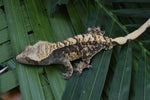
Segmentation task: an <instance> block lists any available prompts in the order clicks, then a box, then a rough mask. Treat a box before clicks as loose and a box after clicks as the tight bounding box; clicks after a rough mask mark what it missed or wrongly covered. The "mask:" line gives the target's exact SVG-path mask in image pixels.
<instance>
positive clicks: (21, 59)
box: [16, 54, 29, 64]
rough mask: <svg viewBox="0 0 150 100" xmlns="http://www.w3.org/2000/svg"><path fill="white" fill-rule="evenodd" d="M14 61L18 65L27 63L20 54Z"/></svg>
mask: <svg viewBox="0 0 150 100" xmlns="http://www.w3.org/2000/svg"><path fill="white" fill-rule="evenodd" d="M16 60H17V61H18V62H19V63H23V64H28V63H29V62H28V61H27V60H26V58H25V57H24V56H23V55H22V54H19V55H18V56H17V57H16Z"/></svg>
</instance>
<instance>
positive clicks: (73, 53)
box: [67, 52, 82, 61]
mask: <svg viewBox="0 0 150 100" xmlns="http://www.w3.org/2000/svg"><path fill="white" fill-rule="evenodd" d="M81 57H82V54H81V53H80V54H79V55H78V54H77V53H76V52H71V53H70V55H67V58H68V59H69V60H70V61H73V60H76V59H79V58H81Z"/></svg>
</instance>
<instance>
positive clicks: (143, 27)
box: [112, 18, 150, 45]
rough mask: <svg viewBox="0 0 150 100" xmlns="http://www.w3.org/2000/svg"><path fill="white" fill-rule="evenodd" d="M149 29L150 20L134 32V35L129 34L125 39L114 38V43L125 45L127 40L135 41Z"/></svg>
mask: <svg viewBox="0 0 150 100" xmlns="http://www.w3.org/2000/svg"><path fill="white" fill-rule="evenodd" d="M148 27H150V18H149V19H148V20H147V21H146V22H145V23H144V24H143V25H142V26H141V27H139V28H138V29H137V30H135V31H133V32H132V33H129V34H128V35H126V36H125V37H118V38H114V39H112V42H117V43H118V44H120V45H122V44H125V43H126V42H127V40H134V39H136V38H137V37H139V36H140V35H141V34H142V33H143V32H144V31H145V30H146V29H147V28H148Z"/></svg>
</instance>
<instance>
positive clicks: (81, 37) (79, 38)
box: [74, 35, 83, 42]
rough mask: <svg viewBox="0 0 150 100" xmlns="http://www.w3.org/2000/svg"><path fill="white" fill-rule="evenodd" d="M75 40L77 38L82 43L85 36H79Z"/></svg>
mask: <svg viewBox="0 0 150 100" xmlns="http://www.w3.org/2000/svg"><path fill="white" fill-rule="evenodd" d="M74 38H76V39H77V40H78V41H79V42H82V40H83V36H82V35H77V36H75V37H74Z"/></svg>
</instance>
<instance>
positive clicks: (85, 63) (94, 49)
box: [74, 44, 103, 75]
mask: <svg viewBox="0 0 150 100" xmlns="http://www.w3.org/2000/svg"><path fill="white" fill-rule="evenodd" d="M102 49H103V47H102V46H101V45H100V44H96V45H90V46H88V47H85V48H83V50H82V61H80V63H78V64H77V68H75V69H74V71H77V72H78V75H81V74H82V71H83V69H85V68H88V69H89V68H92V65H90V60H91V58H92V57H93V56H94V55H95V54H96V53H98V52H99V51H100V50H102Z"/></svg>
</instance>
